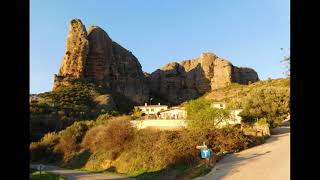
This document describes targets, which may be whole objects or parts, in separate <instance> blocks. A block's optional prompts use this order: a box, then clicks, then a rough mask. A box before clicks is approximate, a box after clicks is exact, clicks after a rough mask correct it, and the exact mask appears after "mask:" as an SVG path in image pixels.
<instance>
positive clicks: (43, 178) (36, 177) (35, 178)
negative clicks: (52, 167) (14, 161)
mask: <svg viewBox="0 0 320 180" xmlns="http://www.w3.org/2000/svg"><path fill="white" fill-rule="evenodd" d="M30 179H31V180H66V178H64V177H62V176H59V175H55V174H51V173H47V172H44V171H42V172H41V175H40V171H38V170H35V169H30Z"/></svg>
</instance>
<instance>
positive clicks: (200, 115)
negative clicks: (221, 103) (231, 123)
mask: <svg viewBox="0 0 320 180" xmlns="http://www.w3.org/2000/svg"><path fill="white" fill-rule="evenodd" d="M185 107H186V111H187V116H188V117H187V119H188V121H187V122H188V128H191V129H194V130H199V131H208V130H210V129H214V128H216V127H217V126H218V125H219V124H220V123H222V122H223V121H224V120H225V119H227V118H228V117H229V115H230V114H229V112H228V111H227V110H225V109H217V108H212V107H211V103H210V101H208V100H205V99H203V98H200V99H196V100H191V101H189V102H188V103H186V105H185Z"/></svg>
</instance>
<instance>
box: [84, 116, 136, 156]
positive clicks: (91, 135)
mask: <svg viewBox="0 0 320 180" xmlns="http://www.w3.org/2000/svg"><path fill="white" fill-rule="evenodd" d="M133 133H134V128H133V127H132V125H131V123H130V117H129V116H118V117H113V118H111V119H110V120H108V123H107V124H105V125H98V126H95V127H93V128H92V129H90V130H89V131H88V132H87V134H86V135H85V137H84V139H83V141H82V147H85V148H88V149H90V150H91V151H92V152H96V151H98V150H99V149H114V150H116V151H121V150H122V149H123V146H124V145H125V144H126V143H127V142H128V141H130V140H131V139H132V138H133Z"/></svg>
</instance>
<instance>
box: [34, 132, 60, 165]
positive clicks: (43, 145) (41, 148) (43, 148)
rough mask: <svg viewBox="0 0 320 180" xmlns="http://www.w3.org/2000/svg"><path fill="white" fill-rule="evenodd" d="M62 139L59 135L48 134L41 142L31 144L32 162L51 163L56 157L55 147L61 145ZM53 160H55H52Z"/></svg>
mask: <svg viewBox="0 0 320 180" xmlns="http://www.w3.org/2000/svg"><path fill="white" fill-rule="evenodd" d="M59 140H60V137H59V136H58V134H57V133H54V132H51V133H47V134H46V135H45V136H44V137H43V138H42V139H41V140H40V141H39V142H33V143H31V144H30V148H29V152H30V161H31V162H34V161H42V160H46V161H49V162H50V161H51V160H53V159H54V158H55V157H53V156H55V154H56V152H55V151H54V147H55V146H56V145H57V144H58V143H59ZM52 158H53V159H52Z"/></svg>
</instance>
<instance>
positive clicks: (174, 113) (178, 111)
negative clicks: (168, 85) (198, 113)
mask: <svg viewBox="0 0 320 180" xmlns="http://www.w3.org/2000/svg"><path fill="white" fill-rule="evenodd" d="M158 117H159V118H160V119H186V118H187V112H186V110H185V108H184V107H180V106H177V107H172V108H170V109H167V110H162V111H160V112H159V113H158Z"/></svg>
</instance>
